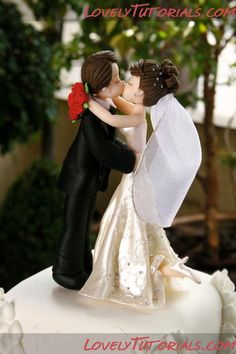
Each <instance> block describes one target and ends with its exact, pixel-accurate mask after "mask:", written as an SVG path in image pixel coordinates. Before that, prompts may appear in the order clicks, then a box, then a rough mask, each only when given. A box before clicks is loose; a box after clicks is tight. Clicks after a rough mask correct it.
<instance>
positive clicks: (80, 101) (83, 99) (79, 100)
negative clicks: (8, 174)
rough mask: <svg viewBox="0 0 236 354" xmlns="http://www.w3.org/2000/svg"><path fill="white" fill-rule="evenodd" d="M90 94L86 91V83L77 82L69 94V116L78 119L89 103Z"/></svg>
mask: <svg viewBox="0 0 236 354" xmlns="http://www.w3.org/2000/svg"><path fill="white" fill-rule="evenodd" d="M88 101H89V96H88V94H87V93H86V91H85V87H84V84H83V83H81V82H76V83H75V84H74V85H73V86H72V89H71V93H70V94H69V96H68V106H69V116H70V119H71V120H76V119H78V116H79V115H81V113H83V112H84V110H85V107H86V105H87V104H88Z"/></svg>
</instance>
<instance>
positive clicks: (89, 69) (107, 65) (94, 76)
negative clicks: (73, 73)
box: [81, 50, 117, 94]
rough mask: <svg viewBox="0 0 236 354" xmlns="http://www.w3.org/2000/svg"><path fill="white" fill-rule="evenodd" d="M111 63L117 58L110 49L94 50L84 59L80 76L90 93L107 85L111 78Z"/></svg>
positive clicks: (115, 61)
mask: <svg viewBox="0 0 236 354" xmlns="http://www.w3.org/2000/svg"><path fill="white" fill-rule="evenodd" d="M112 63H117V58H116V56H115V54H114V53H113V52H112V51H111V50H104V51H101V52H96V53H94V54H92V55H90V56H89V57H88V58H87V59H86V60H85V61H84V63H83V65H82V68H81V78H82V81H83V83H86V82H87V84H88V86H89V89H90V92H91V93H92V94H96V93H98V92H99V91H100V90H101V89H102V88H104V87H106V86H108V85H109V83H110V81H111V79H112Z"/></svg>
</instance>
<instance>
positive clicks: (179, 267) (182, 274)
mask: <svg viewBox="0 0 236 354" xmlns="http://www.w3.org/2000/svg"><path fill="white" fill-rule="evenodd" d="M188 259H189V258H188V257H184V258H182V259H181V260H179V261H178V262H176V263H175V264H174V265H171V264H166V265H164V266H163V267H162V268H161V269H160V270H161V272H162V273H163V275H164V276H166V277H178V278H190V279H191V280H193V281H194V282H195V283H197V284H201V279H200V278H199V277H198V275H197V273H196V272H195V271H194V270H193V269H191V268H189V267H187V266H186V265H185V263H186V262H187V261H188Z"/></svg>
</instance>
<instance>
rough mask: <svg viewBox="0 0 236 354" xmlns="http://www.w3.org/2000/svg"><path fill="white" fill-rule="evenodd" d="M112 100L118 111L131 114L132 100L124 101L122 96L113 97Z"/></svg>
mask: <svg viewBox="0 0 236 354" xmlns="http://www.w3.org/2000/svg"><path fill="white" fill-rule="evenodd" d="M112 101H113V102H114V104H115V105H116V107H117V108H118V109H119V111H121V112H124V113H125V114H132V111H133V109H134V104H133V103H132V102H128V101H126V100H125V99H124V98H123V97H120V96H119V97H114V98H112Z"/></svg>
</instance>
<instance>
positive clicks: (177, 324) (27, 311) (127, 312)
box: [6, 267, 222, 354]
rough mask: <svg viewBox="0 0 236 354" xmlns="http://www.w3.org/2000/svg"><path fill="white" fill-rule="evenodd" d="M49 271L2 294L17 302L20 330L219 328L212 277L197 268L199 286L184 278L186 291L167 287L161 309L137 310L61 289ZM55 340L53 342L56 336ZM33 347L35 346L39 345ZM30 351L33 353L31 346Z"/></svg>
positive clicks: (203, 330) (124, 331)
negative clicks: (164, 302)
mask: <svg viewBox="0 0 236 354" xmlns="http://www.w3.org/2000/svg"><path fill="white" fill-rule="evenodd" d="M51 272H52V270H51V267H50V268H47V269H45V270H43V271H41V272H40V273H37V274H36V275H34V276H32V277H30V278H28V279H26V280H24V281H22V282H21V283H19V284H18V285H17V286H15V287H14V288H12V289H11V290H10V291H9V292H8V293H7V294H6V301H9V302H13V304H14V306H15V313H16V316H15V317H16V320H18V321H19V322H20V324H21V327H22V330H23V333H24V334H27V333H34V334H35V333H61V334H62V333H67V334H68V333H81V334H88V335H89V334H93V333H107V334H109V333H111V334H112V333H113V334H115V333H116V334H128V333H135V334H144V333H149V334H155V333H171V332H172V331H174V332H176V331H177V330H180V331H181V332H183V333H215V334H218V333H220V328H221V321H222V318H221V317H222V301H221V298H220V295H219V293H218V291H217V289H216V288H215V287H214V285H213V284H211V282H210V280H211V276H209V275H207V274H205V273H202V272H198V274H199V275H200V277H201V278H202V284H201V285H198V284H195V283H193V282H192V281H191V280H189V279H186V282H187V284H188V285H189V286H188V288H189V290H188V291H185V292H182V291H181V292H179V291H173V290H172V291H171V292H168V293H167V297H166V304H165V305H164V307H163V308H161V309H159V310H158V309H156V310H154V309H152V310H144V309H143V310H142V309H140V310H137V308H132V307H131V308H130V307H128V306H126V305H123V306H122V305H120V304H116V303H114V302H109V301H102V300H101V301H99V300H95V299H92V298H87V297H84V296H81V295H79V293H78V291H73V290H67V289H64V288H62V287H60V286H58V285H57V284H56V283H55V282H54V281H53V279H52V276H51ZM26 341H27V340H26ZM28 342H31V344H32V338H31V339H30V338H28ZM34 342H35V340H34ZM42 342H43V343H44V345H46V344H45V343H46V342H47V341H45V339H44V340H41V343H42ZM64 342H65V341H64ZM53 343H54V344H53V345H56V342H55V339H54V340H53ZM58 343H59V342H58ZM58 343H57V346H59V347H60V348H62V344H60V345H59V344H58ZM27 345H29V343H28V344H27V343H26V347H27ZM53 345H52V344H51V350H52V351H50V350H47V353H59V352H60V351H57V352H56V351H55V348H54V349H52V347H53ZM36 347H37V350H38V344H37V346H36ZM35 350H36V349H35ZM44 350H46V349H45V347H44ZM61 350H62V349H61ZM79 352H80V351H79ZM134 352H135V351H134ZM26 353H27V354H28V352H27V351H26ZM31 353H32V354H33V353H34V351H33V350H32V348H31ZM60 353H61V352H60ZM71 353H72V352H71ZM73 353H74V352H73ZM77 353H78V351H77ZM97 353H99V351H97ZM212 353H214V351H212Z"/></svg>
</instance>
